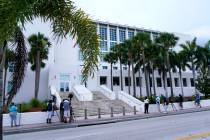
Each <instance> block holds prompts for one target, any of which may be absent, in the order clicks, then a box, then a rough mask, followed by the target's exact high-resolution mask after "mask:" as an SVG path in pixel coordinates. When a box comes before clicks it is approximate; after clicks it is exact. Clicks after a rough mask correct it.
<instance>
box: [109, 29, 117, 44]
mask: <svg viewBox="0 0 210 140" xmlns="http://www.w3.org/2000/svg"><path fill="white" fill-rule="evenodd" d="M109 31H110V41H117V30H116V28H110V29H109Z"/></svg>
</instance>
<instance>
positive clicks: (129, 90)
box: [128, 62, 131, 94]
mask: <svg viewBox="0 0 210 140" xmlns="http://www.w3.org/2000/svg"><path fill="white" fill-rule="evenodd" d="M130 69H131V65H130V62H128V94H131V79H130V77H131V74H130V72H131V70H130Z"/></svg>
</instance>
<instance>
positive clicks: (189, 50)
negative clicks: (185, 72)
mask: <svg viewBox="0 0 210 140" xmlns="http://www.w3.org/2000/svg"><path fill="white" fill-rule="evenodd" d="M180 46H181V47H182V49H183V50H182V53H184V54H185V55H186V56H187V57H188V60H189V62H190V63H191V66H190V69H191V70H192V74H193V82H194V83H195V63H196V61H197V58H196V53H197V48H198V46H197V44H196V38H194V39H193V40H192V41H186V42H185V44H181V45H180ZM195 93H197V91H196V87H195Z"/></svg>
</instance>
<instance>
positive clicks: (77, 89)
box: [72, 85, 93, 101]
mask: <svg viewBox="0 0 210 140" xmlns="http://www.w3.org/2000/svg"><path fill="white" fill-rule="evenodd" d="M72 91H73V92H74V95H75V96H76V97H77V99H78V100H79V101H92V100H93V93H92V92H90V91H89V90H88V89H87V88H86V87H84V86H83V85H76V86H74V87H73V88H72Z"/></svg>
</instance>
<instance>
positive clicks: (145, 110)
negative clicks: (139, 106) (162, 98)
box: [144, 97, 149, 114]
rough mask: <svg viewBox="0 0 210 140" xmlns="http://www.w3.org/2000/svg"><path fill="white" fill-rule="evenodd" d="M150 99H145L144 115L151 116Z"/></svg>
mask: <svg viewBox="0 0 210 140" xmlns="http://www.w3.org/2000/svg"><path fill="white" fill-rule="evenodd" d="M148 110H149V99H148V98H147V97H145V100H144V114H149V111H148Z"/></svg>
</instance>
